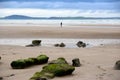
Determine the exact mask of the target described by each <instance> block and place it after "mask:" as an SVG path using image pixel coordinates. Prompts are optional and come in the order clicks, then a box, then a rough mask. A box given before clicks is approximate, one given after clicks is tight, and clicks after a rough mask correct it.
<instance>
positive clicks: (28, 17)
mask: <svg viewBox="0 0 120 80" xmlns="http://www.w3.org/2000/svg"><path fill="white" fill-rule="evenodd" d="M0 19H120V17H30V16H24V15H10V16H6V17H3V18H0Z"/></svg>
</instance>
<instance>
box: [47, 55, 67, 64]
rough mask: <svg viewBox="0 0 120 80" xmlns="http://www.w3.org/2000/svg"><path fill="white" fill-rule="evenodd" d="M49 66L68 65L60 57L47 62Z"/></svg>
mask: <svg viewBox="0 0 120 80" xmlns="http://www.w3.org/2000/svg"><path fill="white" fill-rule="evenodd" d="M49 64H68V63H67V61H66V60H65V58H63V57H60V58H58V59H57V60H52V61H50V62H49Z"/></svg>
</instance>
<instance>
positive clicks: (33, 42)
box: [32, 40, 41, 46]
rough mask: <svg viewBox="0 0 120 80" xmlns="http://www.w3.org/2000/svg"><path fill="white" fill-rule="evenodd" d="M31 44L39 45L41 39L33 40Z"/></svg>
mask: <svg viewBox="0 0 120 80" xmlns="http://www.w3.org/2000/svg"><path fill="white" fill-rule="evenodd" d="M32 44H33V45H34V46H39V45H40V44H41V40H33V41H32Z"/></svg>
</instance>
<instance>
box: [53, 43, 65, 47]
mask: <svg viewBox="0 0 120 80" xmlns="http://www.w3.org/2000/svg"><path fill="white" fill-rule="evenodd" d="M54 46H55V47H65V46H66V45H65V44H64V43H60V44H55V45H54Z"/></svg>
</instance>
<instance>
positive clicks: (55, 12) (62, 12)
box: [0, 8, 120, 17]
mask: <svg viewBox="0 0 120 80" xmlns="http://www.w3.org/2000/svg"><path fill="white" fill-rule="evenodd" d="M0 12H1V13H0V17H4V16H8V15H13V14H17V15H27V16H32V17H51V16H60V17H69V16H71V17H72V16H76V17H77V16H84V17H119V15H120V12H116V11H111V10H75V9H74V10H68V9H67V10H66V9H27V8H26V9H8V8H7V9H0Z"/></svg>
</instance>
